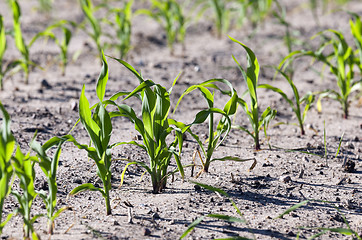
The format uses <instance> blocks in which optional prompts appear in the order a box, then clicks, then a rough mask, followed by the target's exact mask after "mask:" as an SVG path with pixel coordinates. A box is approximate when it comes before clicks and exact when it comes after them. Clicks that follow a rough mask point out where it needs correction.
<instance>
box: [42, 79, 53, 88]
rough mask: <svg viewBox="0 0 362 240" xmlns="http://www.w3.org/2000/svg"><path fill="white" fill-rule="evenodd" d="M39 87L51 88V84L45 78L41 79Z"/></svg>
mask: <svg viewBox="0 0 362 240" xmlns="http://www.w3.org/2000/svg"><path fill="white" fill-rule="evenodd" d="M41 87H42V88H45V89H51V88H52V86H51V85H50V84H49V83H48V81H47V80H46V79H43V80H42V81H41Z"/></svg>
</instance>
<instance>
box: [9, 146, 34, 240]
mask: <svg viewBox="0 0 362 240" xmlns="http://www.w3.org/2000/svg"><path fill="white" fill-rule="evenodd" d="M34 164H35V162H33V161H32V158H31V157H30V155H29V153H28V154H27V155H24V154H23V153H22V152H21V149H20V147H17V149H16V153H15V156H13V157H12V165H13V168H14V171H15V174H16V175H17V176H18V178H19V181H20V188H21V190H22V193H19V192H18V191H15V190H12V192H11V194H12V195H14V196H15V197H16V199H17V200H18V202H19V207H18V209H17V210H16V212H17V213H20V214H21V215H22V217H23V220H24V238H26V239H28V238H29V237H30V233H31V235H32V238H33V239H38V236H37V233H36V232H35V230H34V227H33V224H34V222H35V221H36V219H37V218H39V217H40V216H41V215H35V216H34V217H32V216H31V206H32V204H33V201H34V199H35V197H36V196H37V195H38V194H37V192H36V191H35V189H34V180H35V170H34Z"/></svg>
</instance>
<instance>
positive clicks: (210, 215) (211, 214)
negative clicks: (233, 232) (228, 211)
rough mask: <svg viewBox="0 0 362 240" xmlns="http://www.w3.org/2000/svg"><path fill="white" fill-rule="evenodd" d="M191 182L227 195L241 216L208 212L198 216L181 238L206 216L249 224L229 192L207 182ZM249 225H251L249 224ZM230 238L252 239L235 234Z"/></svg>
mask: <svg viewBox="0 0 362 240" xmlns="http://www.w3.org/2000/svg"><path fill="white" fill-rule="evenodd" d="M191 183H193V184H196V185H198V186H200V187H202V188H205V189H207V190H209V191H212V192H215V193H218V194H219V195H222V196H224V197H226V198H227V199H228V200H229V201H230V202H231V204H232V205H233V207H234V209H235V211H236V212H237V214H238V215H239V217H232V216H228V215H225V214H214V213H210V214H207V215H206V216H202V217H199V218H197V219H196V220H195V221H193V222H192V223H191V224H190V225H189V226H188V228H187V230H186V231H185V232H184V233H183V234H182V235H181V237H180V239H183V238H185V237H186V236H187V234H189V233H190V232H191V231H192V230H193V229H194V228H195V227H197V225H198V224H200V223H201V222H202V221H203V220H204V218H206V217H210V218H214V219H218V220H223V221H226V222H228V223H244V224H247V225H249V224H248V222H247V221H246V219H245V217H244V215H243V214H242V213H241V211H240V209H239V208H238V206H237V205H236V204H235V202H234V201H233V200H232V198H231V197H230V196H229V194H227V193H226V192H225V191H223V190H222V189H219V188H216V187H213V186H210V185H207V184H203V183H198V182H193V181H191ZM248 227H249V226H248ZM230 239H245V240H250V239H251V238H246V237H241V236H234V237H233V238H230ZM252 239H256V238H255V236H253V238H252Z"/></svg>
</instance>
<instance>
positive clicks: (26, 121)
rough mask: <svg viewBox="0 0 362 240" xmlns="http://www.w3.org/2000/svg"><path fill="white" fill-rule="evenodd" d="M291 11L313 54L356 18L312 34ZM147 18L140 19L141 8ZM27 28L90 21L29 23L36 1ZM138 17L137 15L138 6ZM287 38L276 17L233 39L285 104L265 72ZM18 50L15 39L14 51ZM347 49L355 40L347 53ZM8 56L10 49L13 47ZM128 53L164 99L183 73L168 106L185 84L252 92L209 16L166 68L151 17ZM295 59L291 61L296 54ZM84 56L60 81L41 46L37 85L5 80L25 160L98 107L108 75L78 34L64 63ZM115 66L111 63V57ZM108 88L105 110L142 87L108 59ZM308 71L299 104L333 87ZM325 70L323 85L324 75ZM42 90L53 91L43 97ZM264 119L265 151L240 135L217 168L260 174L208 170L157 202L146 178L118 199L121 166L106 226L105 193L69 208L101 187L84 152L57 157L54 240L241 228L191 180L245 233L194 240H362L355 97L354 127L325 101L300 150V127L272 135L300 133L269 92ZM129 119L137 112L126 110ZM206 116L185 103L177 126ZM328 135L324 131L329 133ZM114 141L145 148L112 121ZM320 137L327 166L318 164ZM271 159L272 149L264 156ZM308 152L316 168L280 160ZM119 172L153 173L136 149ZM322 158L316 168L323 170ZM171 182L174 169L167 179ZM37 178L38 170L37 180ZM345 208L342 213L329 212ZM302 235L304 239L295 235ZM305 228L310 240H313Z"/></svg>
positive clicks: (120, 152)
mask: <svg viewBox="0 0 362 240" xmlns="http://www.w3.org/2000/svg"><path fill="white" fill-rule="evenodd" d="M281 2H282V3H283V4H286V6H287V10H288V14H287V19H288V21H290V24H291V28H292V30H293V33H295V34H299V39H300V40H302V41H304V42H306V46H308V45H310V46H315V45H316V44H318V40H317V39H315V40H310V37H311V36H313V35H314V34H316V33H317V32H319V31H321V30H325V29H328V28H333V29H336V30H340V31H342V32H343V33H345V34H346V36H350V33H349V23H348V21H349V15H348V14H347V13H346V12H344V11H336V12H333V13H323V14H322V13H321V12H320V13H319V14H318V15H319V18H318V19H319V20H318V22H317V21H316V20H315V19H314V18H313V15H312V13H311V11H310V9H309V8H308V7H307V3H308V2H309V1H294V0H293V1H287V0H285V1H281ZM138 4H139V5H138ZM20 5H21V8H22V12H23V17H22V27H23V29H24V32H25V33H24V36H25V38H26V40H27V41H29V40H30V39H31V38H32V36H34V35H35V34H36V33H37V32H38V31H40V30H42V29H44V28H45V27H46V26H47V25H48V23H50V22H53V21H55V20H58V19H67V20H72V21H77V22H80V21H81V20H82V19H83V15H82V11H81V9H80V7H79V6H78V4H75V1H74V0H63V1H55V2H54V8H53V11H52V13H51V14H39V13H38V12H37V11H36V10H35V6H37V1H35V0H27V1H21V3H20ZM136 5H137V7H139V6H141V5H142V4H141V3H137V4H136ZM8 9H9V8H8V6H7V5H6V1H1V2H0V13H1V14H2V15H4V18H5V26H6V27H7V28H8V29H10V28H11V24H12V18H11V12H10V10H8ZM343 9H345V10H351V11H354V12H356V13H358V14H360V15H361V14H362V4H361V2H360V1H358V0H356V1H350V2H349V3H348V4H346V5H344V6H343ZM284 33H285V29H284V28H283V26H281V25H280V24H279V23H278V22H277V21H276V20H275V18H273V17H268V18H267V19H266V21H265V22H264V24H262V25H260V26H259V27H258V28H257V29H253V28H252V27H251V26H250V24H245V25H244V26H243V27H242V28H239V29H232V30H230V31H229V32H228V34H229V35H230V36H232V37H233V38H235V39H237V40H239V41H241V42H243V43H245V44H246V45H247V46H249V47H250V48H251V49H252V50H253V51H254V52H255V54H256V56H257V57H258V60H259V63H260V65H261V66H262V71H261V74H260V79H259V83H269V84H272V85H275V86H278V87H279V88H281V89H283V90H285V91H286V92H287V93H288V94H289V95H290V94H292V92H291V89H289V86H288V85H287V83H286V81H285V80H283V79H281V78H277V79H275V80H273V76H274V71H273V70H271V69H270V68H267V67H264V66H268V65H277V64H279V62H280V61H281V59H282V58H283V57H284V56H286V54H287V48H286V46H285V44H284V42H283V36H284ZM8 39H9V40H10V38H8ZM347 40H348V41H350V42H351V43H352V41H351V39H347ZM9 42H10V41H9ZM132 45H133V49H132V50H131V51H130V54H129V57H128V58H127V61H128V62H129V63H130V64H131V65H133V66H134V67H135V68H136V69H137V70H139V71H141V72H142V74H143V76H144V77H145V78H148V79H152V80H153V81H155V82H157V83H160V84H161V85H163V86H165V87H166V88H168V87H170V86H171V84H172V82H173V79H174V78H175V77H176V76H177V74H179V73H180V72H181V71H182V72H183V75H182V78H181V79H180V80H179V81H178V82H177V84H176V86H175V87H174V91H173V93H172V95H171V97H172V99H171V101H172V103H173V104H175V103H176V102H177V99H178V97H179V96H180V95H181V94H182V92H183V91H184V90H185V89H186V88H187V87H188V86H190V85H191V84H195V83H200V82H202V81H205V80H207V79H211V78H225V79H227V80H229V81H230V82H231V83H232V84H233V86H234V87H235V89H236V90H237V91H238V92H240V93H242V92H243V91H244V90H245V89H246V86H245V83H244V81H243V79H242V76H241V73H240V72H239V70H238V68H237V65H236V63H235V62H234V61H233V59H232V55H234V56H235V57H236V59H238V61H239V62H240V63H241V64H242V65H243V66H246V55H245V52H244V50H243V49H242V48H241V47H240V46H239V45H237V44H235V43H233V42H232V41H230V40H229V39H228V38H227V36H226V35H225V36H223V37H222V38H221V39H218V38H216V37H215V35H214V33H213V28H212V22H211V21H210V20H209V19H208V17H207V16H204V17H203V18H202V19H201V20H200V22H198V23H192V24H191V25H190V27H189V28H188V30H187V35H186V51H185V52H183V51H182V49H181V46H180V45H176V49H175V55H174V56H171V55H170V53H169V49H168V48H167V44H166V40H165V36H164V32H163V30H162V29H161V28H160V27H159V25H158V24H157V23H156V22H154V21H152V20H150V19H148V18H146V17H143V16H136V17H134V19H133V34H132ZM299 48H300V46H298V45H297V46H295V47H294V49H295V50H296V49H299ZM79 49H82V53H81V55H80V57H79V58H78V59H77V60H76V61H75V62H71V63H70V64H69V66H68V67H67V70H66V75H65V76H62V75H61V72H60V69H59V67H58V65H57V64H56V61H57V55H58V51H59V50H58V48H57V47H55V45H54V44H53V43H52V42H51V41H49V42H47V43H46V42H43V41H39V42H37V43H36V44H35V45H34V46H33V47H32V48H31V51H30V54H31V59H32V60H33V61H35V62H37V63H39V64H40V65H41V66H42V67H43V68H44V69H43V70H40V69H34V70H33V71H32V72H31V73H30V79H29V82H30V83H29V85H25V84H24V80H23V77H24V76H23V74H22V73H17V74H14V75H13V76H9V77H8V78H7V79H6V81H5V84H4V88H5V90H4V91H2V92H0V100H1V102H2V103H3V104H4V105H5V107H6V109H7V110H8V112H9V113H10V115H11V118H12V130H13V133H14V135H15V137H16V139H17V141H18V143H19V144H20V146H21V147H22V149H24V152H25V151H27V149H28V148H29V147H28V143H29V141H30V139H31V138H32V136H33V134H34V132H35V131H36V130H37V131H38V137H37V139H38V140H39V141H41V142H45V141H46V140H48V139H50V138H51V137H53V136H61V135H64V134H66V133H68V132H69V131H70V129H71V128H72V127H73V125H74V123H75V122H76V121H77V119H78V112H77V107H76V105H77V102H78V100H79V95H80V91H81V88H82V85H83V84H85V87H86V96H87V97H88V99H90V102H91V103H95V102H96V101H97V100H96V98H97V96H96V93H95V85H96V80H97V77H98V74H99V72H100V69H101V65H100V61H99V59H97V58H96V57H95V55H96V48H95V46H94V45H93V42H92V41H91V40H90V39H89V37H88V36H87V35H86V34H85V33H84V32H82V31H78V32H77V33H76V34H75V35H74V36H73V39H72V41H71V44H70V55H72V54H74V53H75V52H76V51H77V50H79ZM106 54H108V55H112V54H116V53H115V52H112V51H111V50H110V51H109V52H106ZM15 57H19V55H18V52H17V50H16V48H15V46H14V45H13V43H9V49H8V50H7V52H6V54H5V59H6V60H11V59H13V58H15ZM108 63H109V69H110V80H109V81H108V85H107V93H106V94H107V96H108V97H109V96H111V95H112V94H113V93H115V92H118V91H121V90H124V91H126V90H127V91H130V90H133V89H134V88H135V87H136V86H137V85H138V80H137V79H136V78H135V77H134V76H132V75H131V74H130V73H129V72H128V71H127V70H126V69H125V68H124V67H123V66H121V65H120V64H118V63H116V62H115V61H113V60H111V59H108ZM310 63H311V62H310V59H309V58H303V59H300V60H298V61H296V63H295V65H294V67H295V71H296V72H295V77H294V82H295V84H296V85H297V87H298V89H299V90H300V92H301V93H302V94H304V93H306V92H307V91H319V90H324V89H327V88H330V89H336V88H337V84H336V80H335V79H334V78H333V76H332V75H331V74H328V73H327V72H326V74H325V76H324V78H323V79H321V77H320V76H319V75H318V73H317V71H320V69H321V67H322V66H321V65H318V64H317V65H313V67H312V68H311V67H308V66H309V65H310ZM316 70H317V71H316ZM45 83H48V84H49V85H50V86H47V85H46V84H45ZM258 97H259V100H260V106H261V109H265V108H266V107H267V106H271V107H272V108H274V109H276V110H277V111H278V114H277V117H276V119H275V120H273V121H272V122H271V124H270V128H269V129H268V131H267V133H268V137H269V138H265V137H264V135H262V143H263V144H262V150H261V151H257V152H256V151H254V150H253V141H252V138H251V137H250V136H248V135H247V134H246V133H244V132H241V131H239V130H232V131H231V133H230V135H229V136H228V138H227V139H226V140H225V142H224V144H223V145H222V146H220V148H219V149H218V150H217V151H216V152H215V156H218V157H222V156H225V155H233V156H238V157H242V158H251V157H255V158H256V160H257V165H256V167H255V168H254V169H253V170H252V171H248V169H249V167H250V165H251V163H249V162H247V163H237V162H213V163H212V165H211V168H210V173H208V174H202V175H201V176H200V177H199V178H198V179H194V178H192V177H191V176H190V169H189V168H187V169H186V178H185V181H182V179H181V177H180V175H178V174H175V176H174V179H173V181H171V180H172V179H169V183H168V185H167V189H166V190H165V191H164V192H163V193H161V194H152V193H151V191H152V187H151V184H150V178H149V176H148V175H147V174H145V175H144V177H143V178H142V177H141V176H142V173H143V169H142V168H141V167H137V166H132V167H130V168H129V171H128V172H127V174H126V179H125V184H124V185H123V186H122V187H121V188H119V187H118V186H119V184H120V178H121V177H120V175H121V172H122V170H123V168H124V166H125V163H124V162H122V161H114V162H113V165H112V170H113V178H114V179H113V183H112V184H113V189H112V191H111V198H112V203H111V205H112V211H113V213H112V215H110V216H106V214H105V203H104V200H103V198H102V196H101V195H100V194H99V193H98V192H83V193H80V194H78V195H76V196H74V197H68V198H67V195H68V193H69V192H70V191H71V190H72V189H73V188H75V187H76V186H78V185H80V184H82V183H87V182H91V183H95V184H98V185H99V184H101V182H100V181H98V180H97V179H98V178H97V176H96V166H95V165H94V163H93V162H92V161H91V160H88V158H87V155H86V152H85V151H82V150H78V149H77V148H75V147H74V146H73V145H72V144H70V143H67V144H65V145H64V147H63V151H62V155H61V160H60V166H59V171H58V188H59V191H58V207H63V206H69V207H71V210H68V211H66V212H64V213H62V214H61V215H60V216H59V218H58V219H57V220H56V228H55V234H54V235H53V236H52V237H51V238H52V239H93V238H100V239H178V238H179V237H180V236H181V235H182V233H183V232H184V231H185V230H186V229H187V226H188V225H189V224H190V223H191V222H192V221H193V220H195V219H196V218H198V217H201V216H203V215H207V214H209V213H219V214H227V215H231V216H237V214H236V212H235V209H234V208H233V207H232V205H231V203H230V201H228V200H227V199H226V198H225V197H222V196H219V195H217V194H215V193H213V192H210V191H208V190H205V189H200V188H198V187H196V186H195V185H194V184H192V183H190V182H189V180H194V181H198V182H202V183H206V184H210V185H212V186H215V187H218V188H221V189H223V190H224V191H226V192H227V193H228V194H230V196H231V198H232V199H233V200H234V201H235V203H236V205H237V206H238V207H239V208H240V210H241V211H242V213H243V214H244V217H245V219H246V220H247V224H242V223H233V224H229V223H226V222H223V221H219V220H215V219H211V218H205V220H204V221H203V222H202V223H201V224H200V225H198V226H197V228H195V230H194V231H192V232H191V233H190V234H189V235H188V237H187V239H213V238H227V237H235V236H242V237H248V238H256V239H296V237H297V234H298V233H300V238H301V239H305V238H307V237H309V236H311V235H313V234H315V233H317V232H318V231H319V230H316V229H311V228H316V227H346V224H345V223H344V221H343V218H342V215H341V214H343V215H344V216H345V217H346V219H347V221H348V222H349V224H350V227H351V228H352V229H354V230H355V231H357V232H358V233H360V234H362V206H361V204H362V185H361V184H362V165H361V156H362V153H361V151H362V145H361V139H362V111H361V109H362V108H361V107H362V103H361V101H358V99H357V98H356V97H355V95H353V96H352V97H351V104H350V106H351V107H350V118H349V119H343V117H342V110H341V107H340V105H339V104H338V103H337V102H336V101H333V100H324V101H323V102H322V103H323V111H322V113H318V111H317V109H316V107H315V106H313V107H312V109H311V110H310V112H309V113H308V116H307V120H306V126H307V129H306V135H305V136H300V135H299V129H298V128H297V127H296V126H294V125H278V124H277V123H279V122H289V123H294V122H296V121H297V120H296V119H295V117H294V115H293V114H292V112H291V109H290V107H289V106H288V105H287V103H286V102H285V101H284V100H283V99H282V98H281V97H280V96H279V95H276V94H275V93H273V92H270V91H266V90H262V89H260V90H258ZM216 99H217V103H216V104H217V105H218V104H220V107H221V104H223V103H224V100H225V99H224V98H223V97H222V96H219V95H216ZM128 103H129V104H131V105H132V106H138V105H137V104H136V103H132V102H128ZM203 108H206V102H205V101H204V100H203V99H202V98H201V96H200V95H199V94H198V93H195V94H191V95H190V96H187V97H186V98H185V99H184V101H183V102H182V103H181V105H180V107H179V109H178V110H177V111H176V113H175V114H174V116H173V118H174V119H177V120H179V121H182V122H185V123H190V122H191V121H192V120H193V117H194V115H195V114H196V113H197V112H198V111H200V110H201V109H203ZM234 121H235V123H236V124H240V125H245V126H249V127H250V124H249V123H248V119H247V117H246V114H245V113H244V112H242V110H241V109H240V110H239V112H238V113H237V116H236V118H235V120H234ZM324 122H325V127H324ZM113 124H114V129H113V139H112V142H116V141H121V140H122V141H130V140H132V139H134V138H135V137H137V132H136V131H135V130H134V128H133V126H132V124H131V123H130V122H129V121H128V120H126V119H123V118H118V119H114V121H113ZM194 129H195V131H196V132H198V133H199V134H201V135H202V136H205V139H206V136H207V133H208V128H207V126H206V125H200V126H197V127H195V128H194ZM324 129H325V130H326V142H327V151H328V159H327V160H326V159H325V158H324V157H323V156H324V153H325V148H324V140H323V139H324V137H323V136H324V134H323V132H324ZM72 133H73V134H74V136H75V138H76V139H77V140H78V141H79V142H81V143H87V141H88V140H87V134H86V131H85V130H84V129H82V127H81V126H78V127H77V128H76V129H75V130H74V131H73V132H72ZM343 133H344V137H343V141H342V148H341V151H340V154H339V156H338V157H337V158H335V157H334V156H335V154H336V151H337V149H338V144H339V139H340V137H341V136H342V134H343ZM269 145H270V146H271V148H269ZM196 148H197V145H196V143H195V142H194V141H192V139H191V137H188V138H187V139H186V141H185V143H184V152H183V155H182V162H183V164H185V165H186V164H190V163H191V162H192V155H193V153H194V151H195V149H196ZM297 148H303V149H304V150H308V151H310V152H311V153H315V154H316V155H312V154H307V153H302V152H299V151H287V150H286V149H297ZM112 155H113V157H114V158H128V159H132V160H141V161H145V162H147V156H146V154H145V153H144V152H142V151H141V150H140V149H138V148H135V147H132V146H122V147H117V148H115V149H114V150H113V152H112ZM318 155H319V156H318ZM344 162H353V163H354V164H355V169H354V171H352V172H348V171H346V167H344V166H345V164H344ZM174 168H176V165H175V163H174V162H172V165H171V166H170V170H172V169H174ZM38 170H39V169H38ZM35 184H36V189H38V190H39V189H46V182H45V177H44V176H43V175H42V172H41V171H40V170H39V171H38V172H37V181H36V183H35ZM306 199H315V200H326V201H328V202H330V203H323V202H320V201H313V202H311V203H309V204H308V205H306V206H303V207H301V208H300V209H298V210H296V211H295V212H293V213H291V214H288V215H286V216H284V217H283V218H282V219H274V218H275V217H276V216H278V215H279V214H281V213H282V212H283V211H285V210H286V209H287V208H289V207H291V206H292V205H294V204H296V203H298V202H300V201H303V200H306ZM125 201H127V202H129V203H131V204H132V205H133V208H132V216H133V223H129V222H128V211H129V209H128V208H127V207H126V205H125V204H124V202H125ZM16 206H17V203H16V200H15V198H13V197H9V198H8V199H7V201H6V204H5V206H4V214H8V213H10V212H12V211H13V210H15V208H16ZM334 206H337V207H338V209H339V211H340V212H338V211H337V209H336V208H335V207H334ZM32 213H33V214H38V213H45V207H44V204H43V203H42V201H41V200H40V198H37V199H36V201H35V202H34V205H33V209H32ZM34 226H35V229H36V231H37V232H38V233H39V234H40V236H41V237H42V238H43V239H47V238H48V237H47V235H46V219H45V218H40V219H39V220H38V221H37V222H36V223H35V225H34ZM300 227H307V229H300ZM308 227H310V228H308ZM21 229H22V219H21V217H20V216H15V217H13V218H12V220H11V221H10V222H9V223H8V224H7V225H6V227H5V228H4V231H3V235H2V236H1V238H2V239H12V238H15V239H20V238H22V230H21ZM319 239H352V237H346V236H342V235H340V234H337V233H327V234H325V235H323V236H321V237H320V238H319Z"/></svg>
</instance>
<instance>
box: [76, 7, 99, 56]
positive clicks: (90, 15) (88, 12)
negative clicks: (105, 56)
mask: <svg viewBox="0 0 362 240" xmlns="http://www.w3.org/2000/svg"><path fill="white" fill-rule="evenodd" d="M80 5H81V8H82V10H83V13H84V15H85V17H86V19H87V21H88V22H89V24H90V25H91V27H92V31H93V32H89V31H87V30H86V28H85V27H84V31H85V32H86V33H87V34H88V35H89V36H90V37H91V38H92V40H93V41H94V43H95V44H96V46H97V50H98V54H99V56H100V58H101V59H102V45H101V35H102V28H101V25H100V21H99V20H98V19H97V18H96V17H95V16H94V13H95V12H96V10H97V8H96V7H94V6H93V3H92V0H80Z"/></svg>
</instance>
